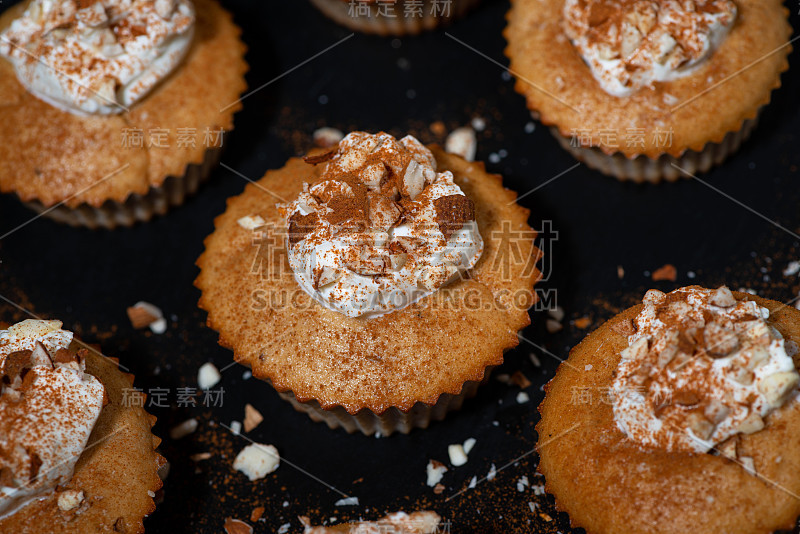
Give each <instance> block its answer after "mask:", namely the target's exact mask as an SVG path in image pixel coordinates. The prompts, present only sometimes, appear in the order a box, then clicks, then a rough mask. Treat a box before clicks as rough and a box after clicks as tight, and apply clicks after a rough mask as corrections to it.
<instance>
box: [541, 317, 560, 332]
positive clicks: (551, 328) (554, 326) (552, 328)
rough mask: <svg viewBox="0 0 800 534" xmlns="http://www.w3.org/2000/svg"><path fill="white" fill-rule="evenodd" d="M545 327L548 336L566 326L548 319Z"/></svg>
mask: <svg viewBox="0 0 800 534" xmlns="http://www.w3.org/2000/svg"><path fill="white" fill-rule="evenodd" d="M545 327H546V328H547V333H548V334H555V333H556V332H560V331H561V330H562V329H563V328H564V326H563V325H562V324H561V323H559V322H558V321H556V320H555V319H548V320H547V322H546V323H545Z"/></svg>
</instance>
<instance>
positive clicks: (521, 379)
mask: <svg viewBox="0 0 800 534" xmlns="http://www.w3.org/2000/svg"><path fill="white" fill-rule="evenodd" d="M511 383H512V384H514V385H515V386H517V387H518V388H520V389H527V388H529V387H531V381H530V380H528V377H527V376H525V375H524V374H522V372H521V371H516V372H514V374H513V375H511Z"/></svg>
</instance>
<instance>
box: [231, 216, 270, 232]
mask: <svg viewBox="0 0 800 534" xmlns="http://www.w3.org/2000/svg"><path fill="white" fill-rule="evenodd" d="M236 222H237V223H238V224H239V226H241V227H242V228H244V229H245V230H255V229H256V228H259V227H261V226H264V224H266V221H264V219H262V218H261V216H260V215H247V216H246V217H242V218H241V219H239V220H238V221H236Z"/></svg>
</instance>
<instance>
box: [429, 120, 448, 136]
mask: <svg viewBox="0 0 800 534" xmlns="http://www.w3.org/2000/svg"><path fill="white" fill-rule="evenodd" d="M429 128H430V129H431V132H433V134H434V135H438V136H440V137H443V136H444V134H446V133H447V127H446V126H445V125H444V123H443V122H442V121H435V122H432V123H431V125H430V126H429Z"/></svg>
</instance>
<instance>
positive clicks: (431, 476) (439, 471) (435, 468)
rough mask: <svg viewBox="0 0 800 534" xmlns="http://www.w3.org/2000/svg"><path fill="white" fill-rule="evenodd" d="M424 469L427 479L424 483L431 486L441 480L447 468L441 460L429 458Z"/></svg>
mask: <svg viewBox="0 0 800 534" xmlns="http://www.w3.org/2000/svg"><path fill="white" fill-rule="evenodd" d="M426 471H427V475H428V480H427V482H426V483H427V484H428V486H429V487H431V488H432V487H435V486H436V485H437V484H439V482H441V481H442V477H443V476H444V474H445V473H446V472H447V471H448V469H447V467H446V466H445V465H444V464H443V463H442V462H437V461H436V460H430V461H429V462H428V466H427V468H426Z"/></svg>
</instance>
